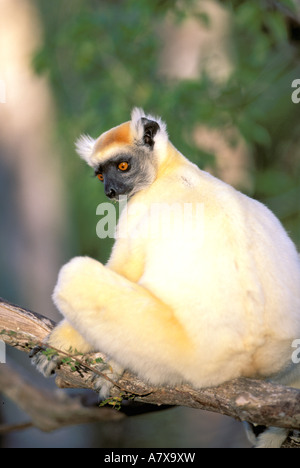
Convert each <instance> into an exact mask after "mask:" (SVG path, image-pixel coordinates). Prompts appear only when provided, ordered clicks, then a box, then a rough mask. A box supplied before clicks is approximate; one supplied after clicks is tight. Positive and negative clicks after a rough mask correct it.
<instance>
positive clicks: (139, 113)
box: [131, 107, 168, 158]
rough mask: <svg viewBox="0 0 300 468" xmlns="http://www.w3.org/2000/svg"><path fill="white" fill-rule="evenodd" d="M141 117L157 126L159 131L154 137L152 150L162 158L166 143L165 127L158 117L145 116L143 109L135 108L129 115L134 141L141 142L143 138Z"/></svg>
mask: <svg viewBox="0 0 300 468" xmlns="http://www.w3.org/2000/svg"><path fill="white" fill-rule="evenodd" d="M142 117H146V119H149V120H154V121H155V122H157V123H158V125H159V130H158V132H157V133H156V135H155V137H154V142H155V145H154V148H155V152H156V154H157V155H158V157H160V158H162V157H163V156H164V154H165V151H166V146H167V143H168V133H167V126H166V124H165V122H164V121H163V120H162V119H161V118H160V117H155V116H153V115H151V114H146V113H145V112H144V111H143V109H140V108H139V107H135V108H134V109H133V110H132V113H131V129H132V132H133V136H134V138H135V140H136V141H141V140H142V138H143V131H144V127H143V124H142V120H141V119H142Z"/></svg>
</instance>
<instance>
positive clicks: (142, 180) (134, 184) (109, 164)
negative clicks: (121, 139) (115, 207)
mask: <svg viewBox="0 0 300 468" xmlns="http://www.w3.org/2000/svg"><path fill="white" fill-rule="evenodd" d="M147 153H148V152H147V151H144V150H143V149H139V150H138V149H134V150H133V151H132V152H130V153H127V152H124V153H118V154H116V155H115V156H113V157H111V158H110V159H109V160H108V161H106V162H104V163H103V164H100V165H99V166H98V168H97V169H96V171H95V174H96V175H97V177H98V178H99V179H100V180H101V181H102V182H103V183H104V191H105V195H106V196H107V197H108V198H111V199H116V200H118V198H119V196H120V195H127V196H128V197H130V196H132V195H134V194H135V193H136V192H138V191H139V190H141V189H142V188H145V187H146V186H148V185H150V184H151V183H152V182H153V180H154V177H155V168H154V164H153V161H152V158H151V157H150V155H149V154H147Z"/></svg>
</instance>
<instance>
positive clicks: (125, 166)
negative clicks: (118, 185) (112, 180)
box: [118, 161, 128, 171]
mask: <svg viewBox="0 0 300 468" xmlns="http://www.w3.org/2000/svg"><path fill="white" fill-rule="evenodd" d="M118 168H119V169H120V171H126V170H127V169H128V162H126V161H123V162H121V163H120V164H119V165H118Z"/></svg>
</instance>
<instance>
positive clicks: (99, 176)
mask: <svg viewBox="0 0 300 468" xmlns="http://www.w3.org/2000/svg"><path fill="white" fill-rule="evenodd" d="M97 177H98V179H99V180H101V182H103V181H104V177H103V174H97Z"/></svg>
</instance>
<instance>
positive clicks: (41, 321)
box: [0, 299, 300, 429]
mask: <svg viewBox="0 0 300 468" xmlns="http://www.w3.org/2000/svg"><path fill="white" fill-rule="evenodd" d="M53 326H54V323H53V322H52V321H50V320H49V319H47V318H45V317H42V316H41V315H38V314H36V313H33V312H31V311H29V310H26V309H23V308H21V307H18V306H15V305H12V304H10V303H8V302H6V301H4V300H2V299H0V339H1V340H3V341H4V342H5V343H6V344H8V345H10V346H13V347H15V348H18V349H20V350H21V351H25V352H29V351H30V350H31V349H32V347H34V346H35V345H37V344H40V343H41V342H42V340H43V339H44V338H45V337H46V336H47V335H48V334H49V333H50V331H51V330H52V328H53ZM125 352H126V351H125ZM98 356H99V353H97V354H95V355H91V356H90V357H91V358H92V359H95V358H96V357H98ZM101 356H103V357H104V358H105V356H104V355H103V354H102V355H101ZM0 369H1V373H0V390H1V389H3V387H5V386H6V385H8V384H7V382H6V378H7V377H6V376H5V370H3V369H5V366H1V368H0ZM92 377H93V372H92V370H90V369H85V370H84V372H82V371H79V372H77V371H75V372H72V370H71V369H70V366H68V365H62V366H61V368H60V369H59V370H58V371H57V377H56V384H57V386H59V387H61V388H66V387H77V388H90V389H93V383H92ZM117 383H118V387H115V388H114V389H113V391H112V396H115V397H118V396H120V388H119V387H121V388H122V391H126V392H127V393H128V394H129V395H134V399H135V400H136V401H142V402H145V403H151V404H156V405H180V406H189V407H192V408H198V409H204V410H208V411H213V412H217V413H221V414H225V415H227V416H231V417H233V418H235V419H238V420H240V421H249V422H253V423H257V424H262V425H266V426H278V427H285V428H290V429H300V391H299V390H297V389H295V388H290V387H285V386H283V385H278V384H273V383H268V382H266V381H261V380H252V379H246V378H241V379H236V380H233V381H230V382H226V383H224V384H222V385H219V386H218V387H210V388H204V389H194V388H192V387H191V386H189V385H179V386H177V387H168V386H164V387H155V388H154V387H151V386H150V385H149V384H147V383H145V382H143V381H141V380H140V379H139V378H137V377H136V376H135V375H133V374H131V373H129V372H125V374H124V375H123V376H122V378H121V379H119V381H118V382H117ZM13 387H14V388H16V387H15V386H12V387H11V388H13ZM22 388H24V387H22ZM31 398H32V397H31ZM16 401H18V402H19V399H18V398H16ZM49 405H50V407H51V408H52V409H51V411H53V408H54V407H56V405H58V406H57V408H59V403H58V402H57V401H53V400H52V401H50V403H49ZM58 414H59V409H58ZM60 414H61V412H60ZM38 424H39V426H43V424H41V423H39V422H38Z"/></svg>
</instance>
